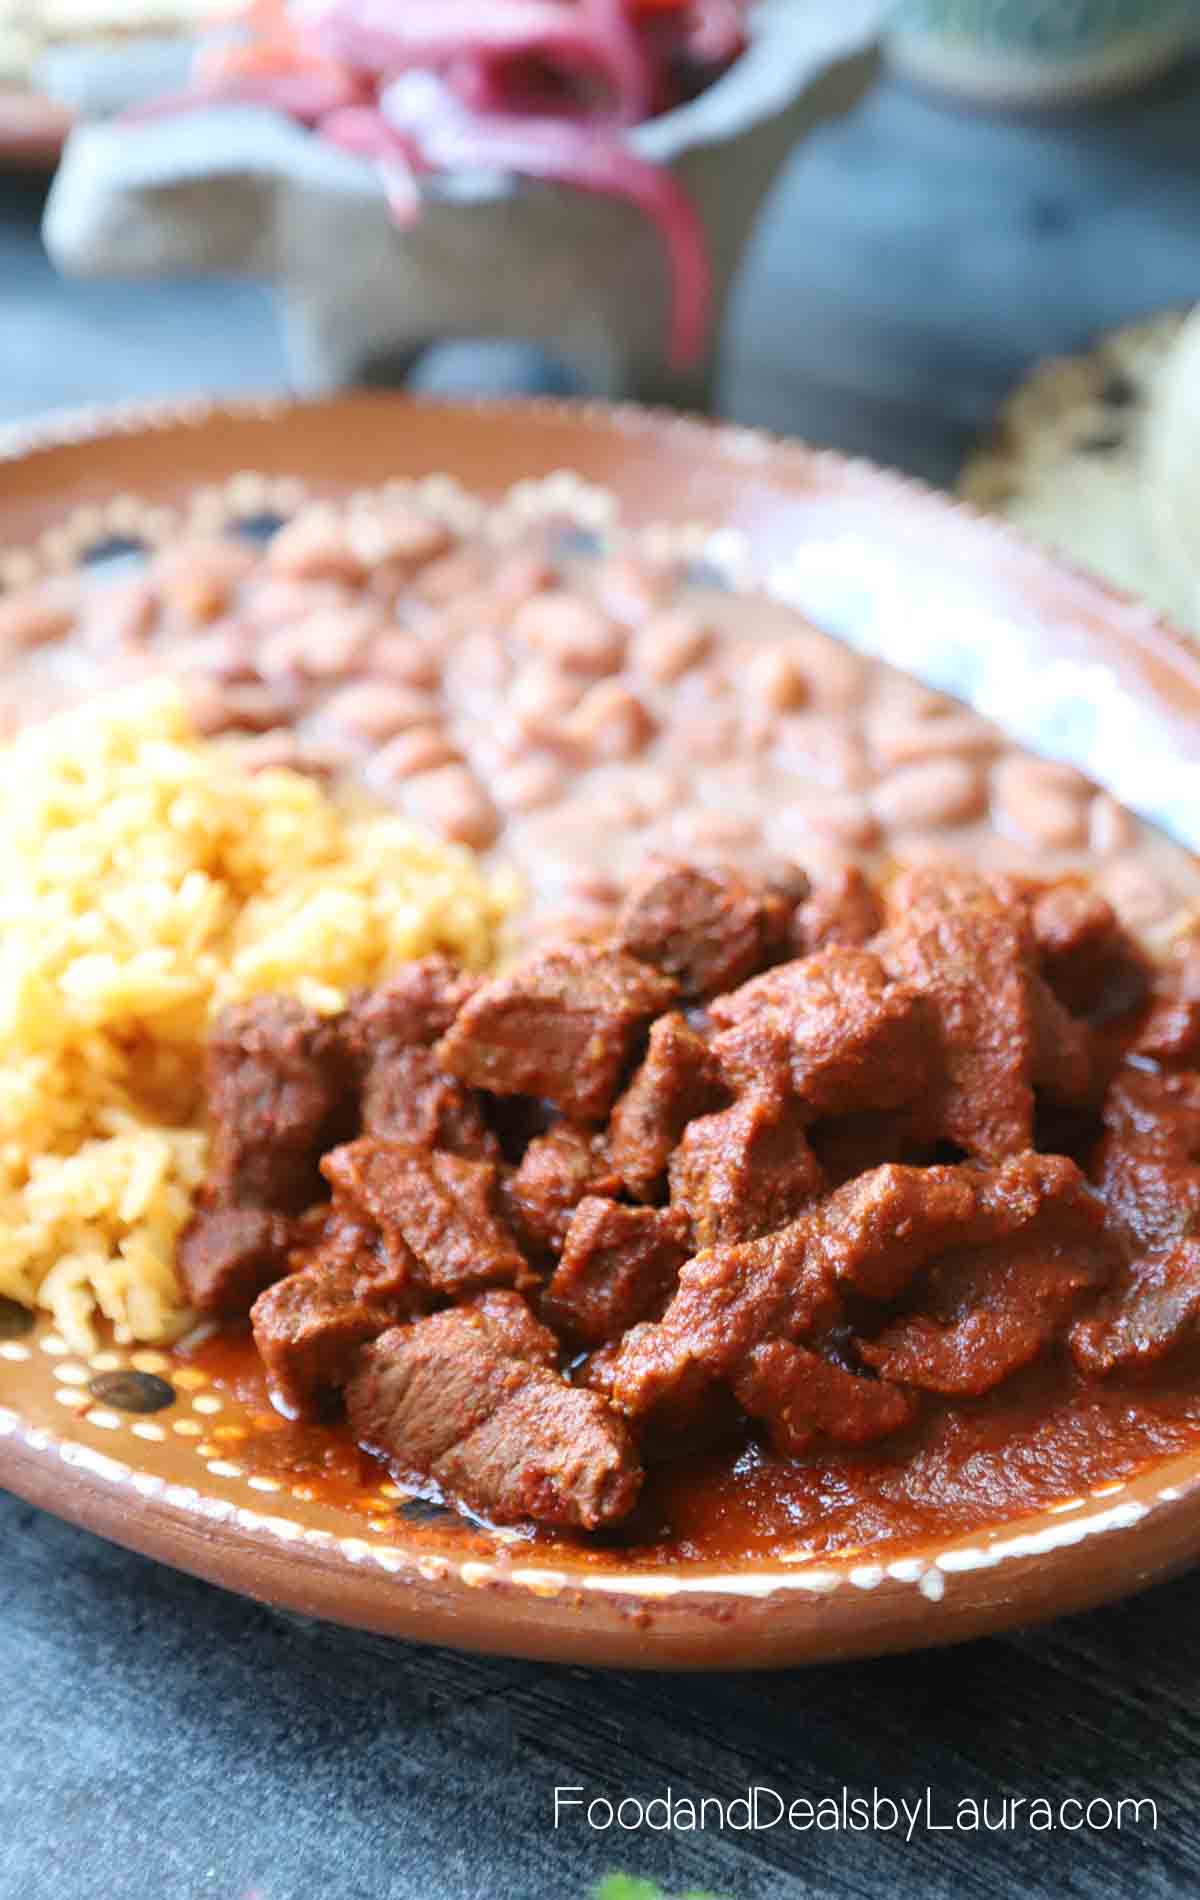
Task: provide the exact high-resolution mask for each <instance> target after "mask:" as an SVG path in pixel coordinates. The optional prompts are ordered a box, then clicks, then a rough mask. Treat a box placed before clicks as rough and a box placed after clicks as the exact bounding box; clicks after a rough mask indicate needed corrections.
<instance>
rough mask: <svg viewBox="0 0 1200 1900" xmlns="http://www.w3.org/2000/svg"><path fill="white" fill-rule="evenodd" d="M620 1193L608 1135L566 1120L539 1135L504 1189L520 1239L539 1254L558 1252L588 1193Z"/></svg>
mask: <svg viewBox="0 0 1200 1900" xmlns="http://www.w3.org/2000/svg"><path fill="white" fill-rule="evenodd" d="M620 1191H621V1177H620V1175H619V1174H618V1173H617V1171H616V1168H615V1167H614V1166H613V1164H612V1161H611V1159H610V1157H609V1152H608V1139H607V1136H605V1135H601V1134H597V1133H596V1132H595V1131H594V1130H593V1129H590V1128H580V1127H577V1126H576V1124H575V1123H574V1122H566V1121H562V1122H557V1123H556V1124H555V1126H554V1127H553V1128H550V1129H548V1130H547V1131H546V1133H545V1134H544V1135H535V1136H534V1138H533V1140H532V1141H531V1142H530V1144H529V1146H528V1147H527V1148H526V1150H525V1153H524V1154H523V1156H522V1157H521V1163H520V1166H519V1167H518V1168H517V1169H516V1170H515V1171H514V1172H513V1173H512V1174H511V1175H510V1176H509V1178H508V1181H507V1184H506V1185H505V1186H504V1189H503V1193H504V1200H505V1205H506V1207H507V1209H508V1213H509V1216H510V1218H511V1220H512V1223H513V1226H514V1227H515V1229H516V1232H517V1235H518V1237H519V1238H520V1239H521V1240H523V1241H524V1242H525V1244H526V1245H527V1246H528V1247H529V1248H531V1249H532V1250H533V1251H534V1252H537V1253H542V1252H550V1253H554V1254H557V1253H559V1252H560V1251H561V1249H562V1244H563V1241H564V1240H565V1239H566V1235H567V1229H568V1227H569V1226H570V1224H571V1216H572V1215H573V1213H574V1212H575V1209H576V1208H577V1207H578V1205H579V1203H580V1201H582V1200H583V1198H584V1196H585V1195H586V1194H599V1195H603V1196H606V1197H608V1198H611V1197H612V1196H613V1195H615V1194H619V1193H620Z"/></svg>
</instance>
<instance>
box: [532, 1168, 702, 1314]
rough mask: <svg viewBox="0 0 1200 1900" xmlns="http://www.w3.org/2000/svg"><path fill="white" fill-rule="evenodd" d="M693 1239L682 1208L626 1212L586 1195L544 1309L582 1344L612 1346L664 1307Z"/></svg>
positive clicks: (569, 1231)
mask: <svg viewBox="0 0 1200 1900" xmlns="http://www.w3.org/2000/svg"><path fill="white" fill-rule="evenodd" d="M690 1239H691V1236H690V1229H689V1223H688V1218H687V1215H686V1214H685V1213H684V1212H683V1210H682V1208H674V1207H624V1206H622V1205H621V1203H620V1202H619V1201H607V1200H602V1199H600V1198H599V1196H596V1195H589V1196H588V1197H587V1198H586V1199H585V1200H582V1201H580V1203H579V1206H578V1207H577V1208H576V1209H575V1213H574V1215H573V1216H572V1219H571V1225H570V1226H569V1227H568V1229H567V1235H566V1240H565V1243H564V1245H563V1251H562V1258H561V1259H560V1261H559V1263H558V1266H557V1267H556V1269H555V1272H554V1276H553V1278H552V1279H551V1281H550V1284H549V1286H548V1287H547V1289H546V1292H545V1295H544V1298H543V1304H542V1310H543V1312H544V1313H545V1315H546V1317H547V1319H549V1320H550V1321H551V1322H552V1324H553V1325H554V1326H556V1327H557V1328H558V1329H559V1331H560V1332H562V1333H564V1334H565V1335H566V1336H567V1337H568V1338H569V1339H571V1340H572V1341H574V1342H576V1343H577V1344H579V1345H585V1346H599V1345H602V1344H603V1343H604V1341H605V1340H607V1339H615V1338H617V1337H618V1336H619V1335H620V1334H621V1333H623V1332H625V1331H626V1329H627V1328H628V1327H630V1326H633V1325H634V1324H635V1323H636V1322H637V1321H638V1320H640V1319H645V1318H646V1317H647V1316H648V1315H649V1314H651V1313H653V1312H655V1311H656V1310H658V1309H660V1308H661V1307H662V1306H663V1305H665V1303H666V1300H667V1298H668V1296H669V1295H670V1294H671V1293H672V1292H673V1290H674V1287H675V1282H676V1280H677V1278H678V1276H679V1269H680V1267H681V1266H682V1265H683V1263H684V1261H685V1260H686V1259H687V1257H688V1255H689V1253H690V1252H691V1245H690Z"/></svg>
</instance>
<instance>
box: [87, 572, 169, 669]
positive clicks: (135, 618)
mask: <svg viewBox="0 0 1200 1900" xmlns="http://www.w3.org/2000/svg"><path fill="white" fill-rule="evenodd" d="M158 610H159V599H158V589H157V588H156V587H155V586H154V585H153V583H152V582H151V581H149V580H148V579H146V578H145V577H144V576H142V575H138V576H137V578H136V579H133V580H127V581H111V582H109V584H108V585H107V586H103V587H98V588H97V589H96V591H95V593H94V594H93V595H92V596H91V597H90V598H89V600H88V602H87V605H86V607H85V609H84V612H83V614H82V616H81V620H80V630H81V632H82V635H83V639H84V644H85V645H86V646H89V647H91V648H92V650H93V652H96V653H112V652H114V651H120V649H122V648H129V647H138V646H141V645H142V643H143V642H144V641H145V640H148V639H149V637H150V635H151V633H152V632H153V631H154V627H155V625H156V623H157V620H158Z"/></svg>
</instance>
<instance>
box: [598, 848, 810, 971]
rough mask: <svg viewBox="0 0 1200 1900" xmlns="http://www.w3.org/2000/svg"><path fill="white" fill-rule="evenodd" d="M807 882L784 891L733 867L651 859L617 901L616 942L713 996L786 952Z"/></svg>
mask: <svg viewBox="0 0 1200 1900" xmlns="http://www.w3.org/2000/svg"><path fill="white" fill-rule="evenodd" d="M805 883H806V881H805ZM804 888H805V885H800V886H798V887H793V890H792V892H791V893H790V894H788V893H786V892H785V891H784V890H783V889H781V888H780V886H779V885H778V884H777V883H774V882H772V881H770V880H769V879H758V880H754V879H751V878H749V877H747V876H746V875H745V874H744V873H742V872H741V871H738V870H735V869H733V868H732V867H731V866H725V865H701V864H690V863H682V862H672V861H668V860H662V861H652V862H651V863H650V864H649V865H647V867H646V869H645V870H644V871H643V872H642V874H641V876H640V877H638V878H637V879H636V880H635V882H634V884H633V887H632V889H631V890H630V892H629V895H628V897H627V898H626V899H625V902H624V904H623V905H622V907H621V911H620V914H619V916H618V918H617V933H616V942H617V945H618V947H619V948H620V949H622V950H627V951H628V952H629V954H630V955H631V956H635V957H640V958H641V959H642V961H643V962H646V963H652V964H654V966H655V968H656V969H659V970H661V971H662V972H663V973H664V975H666V976H669V977H671V978H672V979H673V980H674V981H675V982H677V983H678V985H679V989H680V993H681V995H683V996H684V997H686V998H688V999H690V1000H693V1001H694V1000H697V999H699V998H702V997H706V996H715V995H717V994H718V993H719V992H720V991H721V990H728V989H732V988H733V987H734V985H735V984H738V983H743V982H744V981H745V980H746V978H747V977H749V976H753V975H754V972H755V971H756V970H761V969H762V968H763V966H764V965H765V964H767V963H770V962H773V961H774V960H775V958H776V957H779V956H781V955H782V954H783V952H784V948H785V946H786V943H787V932H788V925H789V923H790V921H791V916H792V912H793V911H794V909H795V907H796V902H797V899H798V897H799V896H800V895H802V894H803V890H804Z"/></svg>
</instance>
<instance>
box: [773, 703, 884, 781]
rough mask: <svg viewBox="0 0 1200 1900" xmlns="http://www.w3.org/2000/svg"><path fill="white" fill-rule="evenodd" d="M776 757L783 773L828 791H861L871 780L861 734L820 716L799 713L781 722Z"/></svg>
mask: <svg viewBox="0 0 1200 1900" xmlns="http://www.w3.org/2000/svg"><path fill="white" fill-rule="evenodd" d="M775 757H776V759H777V760H778V762H779V764H780V765H781V766H782V767H783V768H784V770H785V771H789V772H795V773H797V774H798V775H799V776H801V777H803V778H808V779H815V780H816V782H817V784H819V785H825V786H828V787H829V789H830V790H831V791H844V792H857V791H864V790H865V789H866V788H867V786H869V785H870V783H871V781H872V779H873V777H874V773H873V772H872V770H871V764H870V760H869V759H868V758H867V749H866V746H865V745H864V744H863V740H862V735H861V733H859V732H858V731H857V730H856V728H855V727H853V726H851V725H848V724H845V723H843V722H839V721H835V720H831V719H830V718H829V717H828V716H827V715H826V714H825V713H823V712H800V713H796V714H794V715H793V716H792V717H790V718H786V719H784V720H782V721H781V724H780V728H779V737H778V740H777V742H776V746H775Z"/></svg>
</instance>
